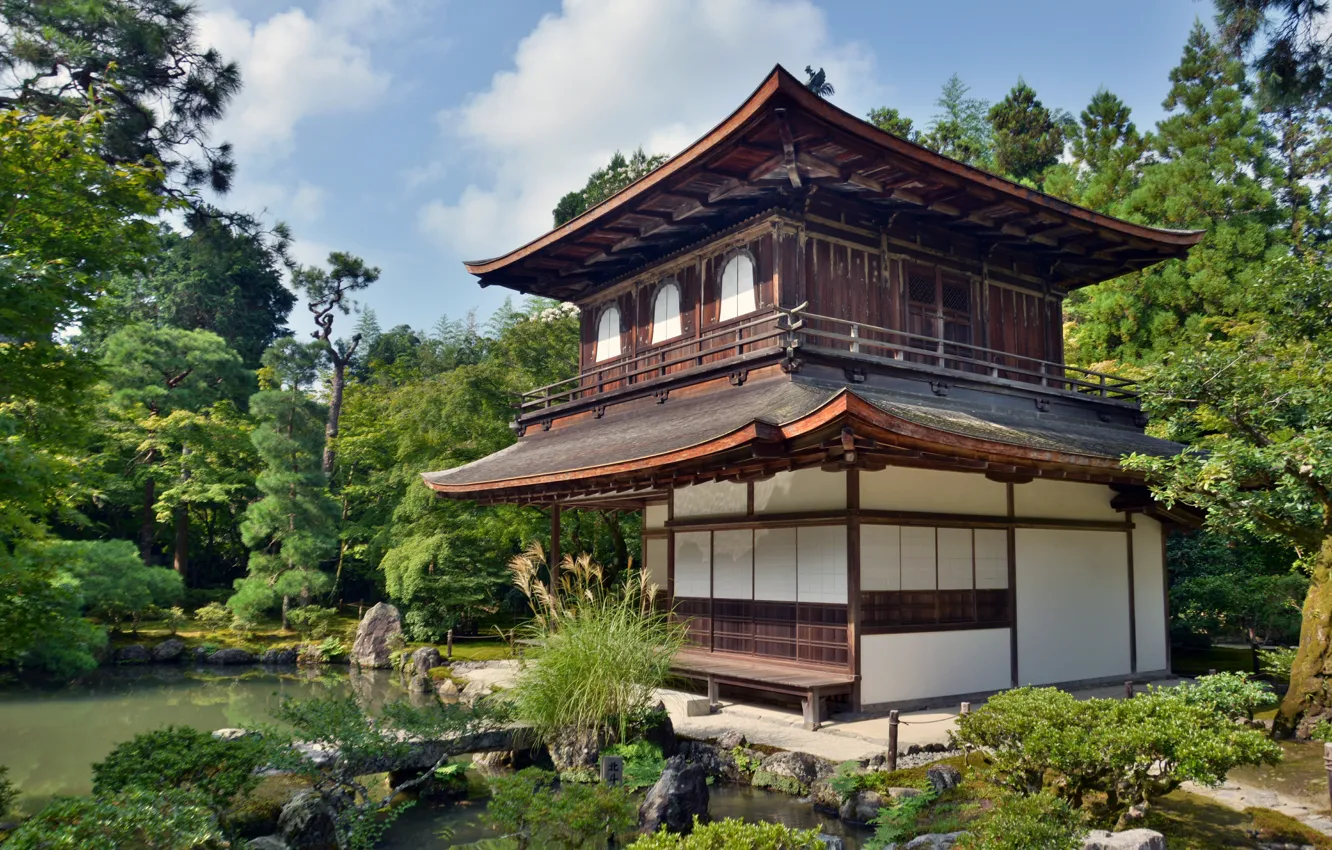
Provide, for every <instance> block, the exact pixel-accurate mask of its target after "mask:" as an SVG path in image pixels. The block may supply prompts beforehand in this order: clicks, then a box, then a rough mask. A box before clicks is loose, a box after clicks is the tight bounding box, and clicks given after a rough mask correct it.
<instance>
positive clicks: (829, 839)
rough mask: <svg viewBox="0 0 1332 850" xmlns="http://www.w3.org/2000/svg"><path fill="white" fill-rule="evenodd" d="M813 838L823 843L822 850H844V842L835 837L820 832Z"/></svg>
mask: <svg viewBox="0 0 1332 850" xmlns="http://www.w3.org/2000/svg"><path fill="white" fill-rule="evenodd" d="M814 837H815V838H816V839H818V840H819V841H821V842H823V847H824V850H846V842H845V841H843V840H842V839H841V838H839V837H838V836H836V835H828V834H827V833H824V832H820V833H819V834H818V835H816V836H814Z"/></svg>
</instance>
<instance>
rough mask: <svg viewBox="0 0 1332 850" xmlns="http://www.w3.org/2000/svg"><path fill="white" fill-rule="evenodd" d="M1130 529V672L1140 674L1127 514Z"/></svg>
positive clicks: (1131, 522)
mask: <svg viewBox="0 0 1332 850" xmlns="http://www.w3.org/2000/svg"><path fill="white" fill-rule="evenodd" d="M1124 520H1125V522H1126V523H1127V524H1128V528H1126V529H1124V538H1125V539H1126V540H1127V541H1128V615H1129V671H1130V672H1132V673H1134V674H1136V673H1137V672H1138V610H1137V600H1136V599H1134V596H1135V595H1136V594H1135V593H1134V592H1133V515H1132V514H1125V515H1124Z"/></svg>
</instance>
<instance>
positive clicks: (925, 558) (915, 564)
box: [902, 526, 938, 590]
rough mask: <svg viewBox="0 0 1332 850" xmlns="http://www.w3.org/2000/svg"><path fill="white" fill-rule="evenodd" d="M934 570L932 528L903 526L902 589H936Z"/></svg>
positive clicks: (936, 576)
mask: <svg viewBox="0 0 1332 850" xmlns="http://www.w3.org/2000/svg"><path fill="white" fill-rule="evenodd" d="M936 570H937V566H936V563H935V548H934V529H933V528H915V527H912V526H906V527H903V529H902V589H903V590H934V589H936V588H937V587H938V584H937V581H938V575H937V572H936Z"/></svg>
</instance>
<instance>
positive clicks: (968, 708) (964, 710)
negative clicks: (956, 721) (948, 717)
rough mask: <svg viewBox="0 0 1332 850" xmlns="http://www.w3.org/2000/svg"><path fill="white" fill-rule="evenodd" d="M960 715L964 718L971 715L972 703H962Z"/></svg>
mask: <svg viewBox="0 0 1332 850" xmlns="http://www.w3.org/2000/svg"><path fill="white" fill-rule="evenodd" d="M959 713H960V714H962V716H964V717H965V716H966V715H968V714H970V713H971V703H969V702H964V703H962V711H961V712H959Z"/></svg>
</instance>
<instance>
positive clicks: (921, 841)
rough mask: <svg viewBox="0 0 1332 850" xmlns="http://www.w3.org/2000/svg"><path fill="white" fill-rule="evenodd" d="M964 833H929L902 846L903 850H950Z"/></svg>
mask: <svg viewBox="0 0 1332 850" xmlns="http://www.w3.org/2000/svg"><path fill="white" fill-rule="evenodd" d="M965 834H966V833H964V832H930V833H926V834H925V835H918V836H916V837H915V838H913V839H911V840H910V841H908V842H907V843H906V844H904V845H903V846H902V847H903V850H950V848H951V847H952V846H953V845H954V844H956V843H957V840H958V839H959V838H961V837H962V836H963V835H965Z"/></svg>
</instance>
